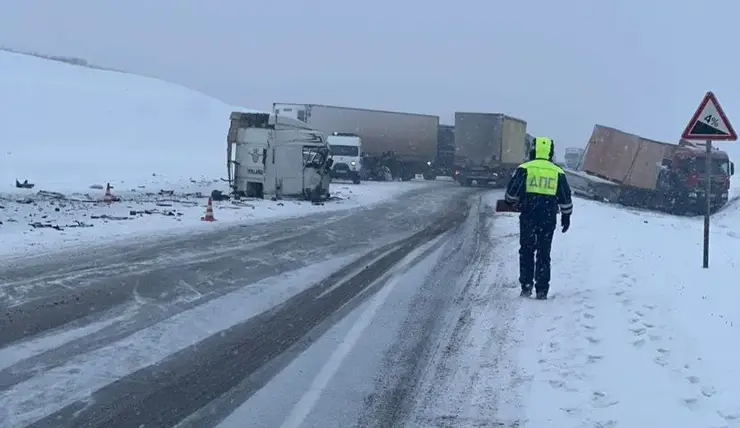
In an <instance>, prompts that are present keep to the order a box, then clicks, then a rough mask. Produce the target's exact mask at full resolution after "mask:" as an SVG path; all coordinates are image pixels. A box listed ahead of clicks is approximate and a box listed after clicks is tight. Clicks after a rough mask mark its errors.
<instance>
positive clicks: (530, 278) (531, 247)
mask: <svg viewBox="0 0 740 428" xmlns="http://www.w3.org/2000/svg"><path fill="white" fill-rule="evenodd" d="M548 220H549V219H548ZM555 226H556V221H547V220H546V221H544V222H543V221H542V219H540V218H539V216H534V215H532V216H527V215H520V216H519V282H520V283H521V284H522V286H524V285H532V284H533V283H534V285H535V289H536V290H537V291H544V292H545V293H547V292H548V291H549V289H550V249H551V248H552V237H553V235H554V234H555ZM535 255H536V262H535Z"/></svg>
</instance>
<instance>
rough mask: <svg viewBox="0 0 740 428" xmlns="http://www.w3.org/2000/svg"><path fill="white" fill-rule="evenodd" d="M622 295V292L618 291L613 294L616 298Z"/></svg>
mask: <svg viewBox="0 0 740 428" xmlns="http://www.w3.org/2000/svg"><path fill="white" fill-rule="evenodd" d="M623 294H624V290H619V291H615V292H614V295H615V296H617V297H619V296H622V295H623Z"/></svg>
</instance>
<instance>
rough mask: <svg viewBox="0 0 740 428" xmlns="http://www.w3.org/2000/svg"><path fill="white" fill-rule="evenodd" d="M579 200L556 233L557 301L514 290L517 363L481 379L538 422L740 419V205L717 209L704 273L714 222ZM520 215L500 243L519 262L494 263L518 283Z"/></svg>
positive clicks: (704, 423)
mask: <svg viewBox="0 0 740 428" xmlns="http://www.w3.org/2000/svg"><path fill="white" fill-rule="evenodd" d="M492 202H493V201H491V203H492ZM575 205H576V207H575V210H574V216H573V224H572V226H571V230H570V231H568V233H566V234H562V233H560V232H559V231H558V233H557V235H556V237H555V242H554V245H553V268H554V269H553V280H552V288H551V300H549V301H547V302H539V301H535V300H523V299H520V298H519V297H515V296H516V289H512V291H511V299H520V300H519V301H518V302H516V303H515V304H516V309H515V310H516V317H515V318H514V319H515V322H514V324H513V325H512V326H511V328H510V331H509V339H508V343H509V346H510V348H511V349H512V350H511V351H510V352H509V357H508V358H507V361H510V362H513V363H512V366H511V367H512V369H511V371H510V372H509V371H505V370H503V369H501V368H499V371H498V373H497V374H496V375H494V376H491V377H488V378H485V377H483V376H481V378H480V382H481V383H485V384H487V385H488V386H489V388H488V389H486V388H481V389H480V390H481V391H486V390H488V391H490V390H491V388H490V386H491V385H496V384H498V385H499V386H494V389H496V388H501V386H500V385H506V386H508V388H509V389H507V391H505V392H504V391H501V394H500V396H499V398H500V399H502V401H501V402H500V403H501V404H500V407H499V409H498V412H497V414H498V418H499V420H500V421H502V422H506V421H514V420H526V421H527V422H526V423H525V424H524V425H523V426H527V427H533V428H534V427H536V428H539V427H551V426H552V427H561V428H567V427H617V426H618V427H655V426H666V427H668V426H671V427H687V428H689V427H691V428H696V427H734V426H740V385H739V384H738V382H737V379H739V378H740V368H738V365H737V364H736V362H735V360H736V359H737V352H736V351H737V344H736V343H735V342H736V340H735V339H736V338H737V337H738V328H739V327H740V311H739V310H738V309H737V302H738V301H739V300H740V288H738V287H737V284H736V278H737V275H738V268H740V266H739V265H738V261H740V259H737V257H736V256H735V251H737V250H738V249H740V245H738V244H739V242H740V241H738V240H739V239H740V234H738V233H737V229H738V226H740V219H738V215H740V207H739V206H737V205H734V206H730V207H728V208H727V209H726V210H725V211H723V212H722V213H720V214H718V215H716V216H715V217H713V220H712V221H713V223H712V234H711V247H710V248H711V257H710V268H709V269H702V268H701V262H702V227H703V224H702V220H701V219H700V218H699V219H686V218H677V217H672V216H665V215H660V214H655V213H649V212H641V211H629V210H624V209H620V208H616V207H614V206H610V205H605V204H601V203H597V202H591V201H584V200H576V203H575ZM516 224H517V219H516V216H514V215H509V214H498V215H497V216H496V220H495V221H494V222H493V226H492V227H493V234H494V236H496V237H497V238H496V239H497V241H498V244H497V250H496V253H497V254H499V255H500V256H501V257H507V255H508V257H509V260H508V261H507V262H505V263H498V264H497V265H496V266H495V267H492V268H491V272H490V273H489V277H490V278H499V280H500V281H503V282H504V283H510V284H513V285H514V286H517V285H518V283H517V277H518V272H517V249H518V242H517V239H518V238H517V235H516V233H515V232H516V231H517V228H516ZM736 259H737V260H736ZM496 317H497V315H496V314H495V313H490V312H488V313H486V312H481V313H479V314H478V319H477V320H475V321H474V322H475V323H476V324H475V325H480V326H484V325H490V323H491V322H499V323H500V320H497V319H495V318H496ZM472 330H473V331H475V330H476V329H475V327H474V328H473V329H472ZM480 334H481V333H480V331H479V332H478V335H480ZM469 342H470V343H471V344H475V343H481V342H480V341H479V340H478V341H476V338H475V337H472V338H470V339H469ZM463 349H466V348H463ZM470 351H471V355H473V354H475V355H478V354H476V352H477V353H480V351H481V349H480V347H474V348H473V349H470ZM492 351H493V349H492ZM490 358H497V356H496V355H490ZM485 398H486V397H474V398H473V400H474V401H476V400H478V401H481V399H482V401H483V402H485ZM489 399H490V397H489ZM506 426H508V425H506ZM517 426H519V425H517Z"/></svg>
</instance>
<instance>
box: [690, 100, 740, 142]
mask: <svg viewBox="0 0 740 428" xmlns="http://www.w3.org/2000/svg"><path fill="white" fill-rule="evenodd" d="M681 138H683V139H685V140H714V141H735V140H737V134H736V133H735V129H733V127H732V124H730V121H729V120H728V119H727V116H726V115H725V112H724V111H722V107H721V106H720V105H719V101H717V97H715V96H714V94H713V93H711V92H707V94H706V95H704V99H703V100H702V101H701V104H699V108H698V109H696V113H694V116H693V117H692V118H691V120H690V121H689V124H688V125H686V129H684V131H683V134H681Z"/></svg>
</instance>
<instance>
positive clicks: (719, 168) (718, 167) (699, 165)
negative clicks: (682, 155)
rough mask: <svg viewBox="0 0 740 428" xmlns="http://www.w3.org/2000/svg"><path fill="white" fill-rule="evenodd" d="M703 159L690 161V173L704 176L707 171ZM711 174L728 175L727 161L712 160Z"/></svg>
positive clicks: (728, 166)
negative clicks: (693, 172)
mask: <svg viewBox="0 0 740 428" xmlns="http://www.w3.org/2000/svg"><path fill="white" fill-rule="evenodd" d="M704 159H705V158H696V159H692V160H691V161H690V162H689V168H690V169H691V170H692V171H695V172H698V173H699V174H704V173H705V172H706V170H707V168H706V162H705V160H704ZM712 174H720V175H729V174H730V161H729V160H727V159H712Z"/></svg>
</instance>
